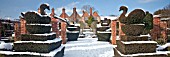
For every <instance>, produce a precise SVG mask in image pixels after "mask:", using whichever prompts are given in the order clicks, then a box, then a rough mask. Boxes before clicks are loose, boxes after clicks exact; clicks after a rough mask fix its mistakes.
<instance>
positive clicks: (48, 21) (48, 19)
mask: <svg viewBox="0 0 170 57" xmlns="http://www.w3.org/2000/svg"><path fill="white" fill-rule="evenodd" d="M50 22H51V18H50V17H49V16H45V17H41V19H40V20H39V23H41V24H49V23H50Z"/></svg>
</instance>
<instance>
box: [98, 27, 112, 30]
mask: <svg viewBox="0 0 170 57" xmlns="http://www.w3.org/2000/svg"><path fill="white" fill-rule="evenodd" d="M109 28H110V27H99V28H97V31H106V30H107V29H109Z"/></svg>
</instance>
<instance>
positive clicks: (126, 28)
mask: <svg viewBox="0 0 170 57" xmlns="http://www.w3.org/2000/svg"><path fill="white" fill-rule="evenodd" d="M143 30H144V25H134V24H131V25H122V31H123V32H124V33H125V34H126V35H128V36H139V35H140V34H141V33H142V32H143Z"/></svg>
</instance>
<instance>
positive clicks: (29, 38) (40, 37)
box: [21, 34, 56, 41]
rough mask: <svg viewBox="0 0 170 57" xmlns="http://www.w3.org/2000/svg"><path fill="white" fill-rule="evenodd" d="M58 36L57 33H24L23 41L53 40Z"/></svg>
mask: <svg viewBox="0 0 170 57" xmlns="http://www.w3.org/2000/svg"><path fill="white" fill-rule="evenodd" d="M55 38H56V34H53V35H48V36H43V35H42V36H38V35H29V34H22V35H21V41H30V40H33V41H46V40H52V39H55Z"/></svg>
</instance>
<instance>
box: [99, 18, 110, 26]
mask: <svg viewBox="0 0 170 57" xmlns="http://www.w3.org/2000/svg"><path fill="white" fill-rule="evenodd" d="M104 23H107V24H104ZM110 23H111V20H110V19H105V20H102V21H101V26H109V25H110Z"/></svg>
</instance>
